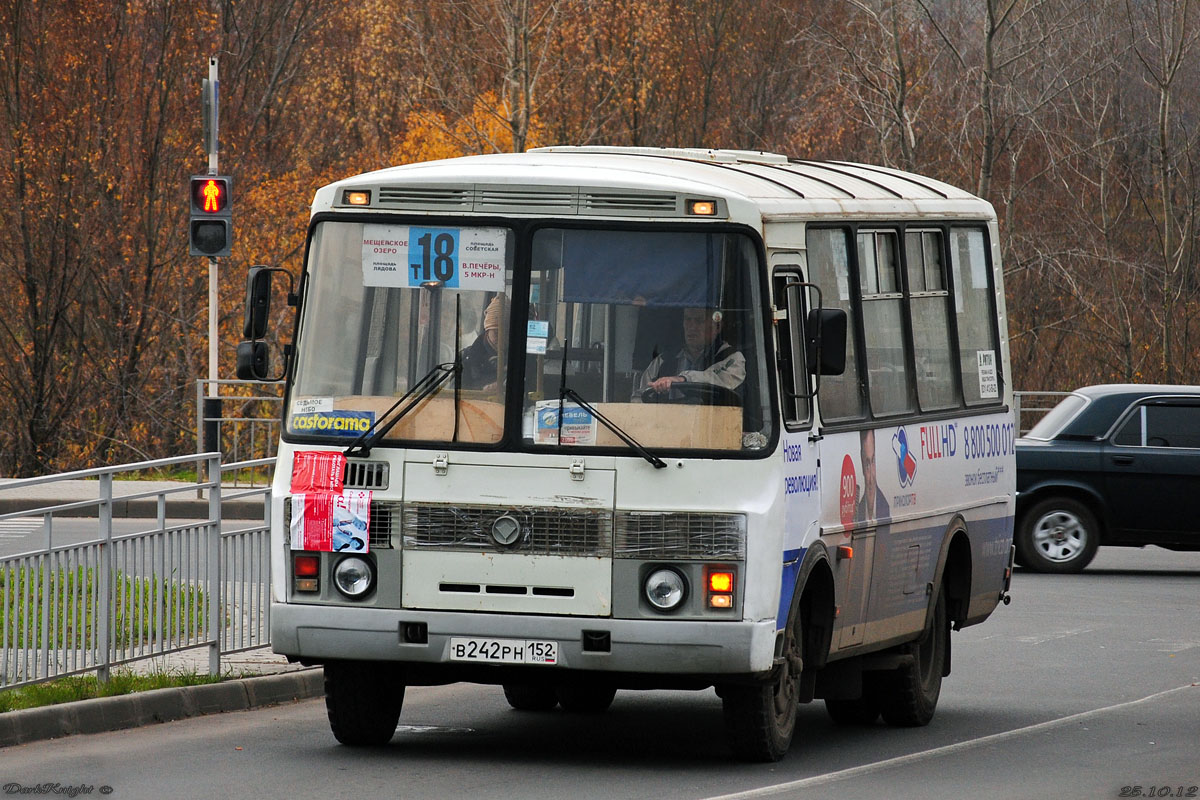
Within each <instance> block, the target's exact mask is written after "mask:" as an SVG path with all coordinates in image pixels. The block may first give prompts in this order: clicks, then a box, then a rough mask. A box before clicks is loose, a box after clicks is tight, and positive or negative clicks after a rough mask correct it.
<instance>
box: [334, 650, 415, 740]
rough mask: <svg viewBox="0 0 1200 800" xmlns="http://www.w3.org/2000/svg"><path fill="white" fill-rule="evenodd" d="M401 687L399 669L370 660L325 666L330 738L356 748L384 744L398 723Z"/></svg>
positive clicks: (402, 695) (402, 693) (402, 700)
mask: <svg viewBox="0 0 1200 800" xmlns="http://www.w3.org/2000/svg"><path fill="white" fill-rule="evenodd" d="M403 705H404V684H403V683H402V682H401V679H400V674H399V672H398V670H395V669H392V668H390V667H389V665H386V664H379V663H374V662H370V661H334V662H330V663H328V664H326V665H325V710H326V712H327V713H328V714H329V728H330V730H332V731H333V738H335V739H337V740H338V741H339V742H341V743H342V744H345V745H351V746H355V747H359V746H367V745H382V744H387V743H388V742H389V741H391V739H392V735H393V734H395V732H396V723H397V722H399V721H400V708H401V707H402V706H403Z"/></svg>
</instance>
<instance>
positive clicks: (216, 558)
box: [207, 453, 224, 675]
mask: <svg viewBox="0 0 1200 800" xmlns="http://www.w3.org/2000/svg"><path fill="white" fill-rule="evenodd" d="M208 476H209V478H208V479H209V483H210V486H209V489H208V523H209V536H208V591H207V602H208V635H209V645H208V648H209V649H208V674H209V675H220V674H221V632H222V631H223V629H224V625H222V624H221V455H220V454H219V453H216V454H213V455H210V456H209V457H208Z"/></svg>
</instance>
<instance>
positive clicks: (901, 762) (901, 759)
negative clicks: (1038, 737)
mask: <svg viewBox="0 0 1200 800" xmlns="http://www.w3.org/2000/svg"><path fill="white" fill-rule="evenodd" d="M1197 688H1200V683H1189V684H1188V685H1186V686H1177V687H1175V688H1174V689H1167V690H1166V691H1165V692H1157V693H1156V694H1152V695H1149V696H1147V697H1143V698H1141V699H1139V700H1130V701H1128V702H1126V703H1117V704H1116V705H1113V706H1105V707H1104V708H1094V709H1092V710H1091V711H1083V712H1080V713H1078V714H1071V715H1070V716H1067V717H1059V718H1058V719H1052V720H1048V721H1047V722H1039V723H1038V724H1036V725H1027V726H1025V727H1024V728H1014V729H1013V730H1011V731H1004V732H1003V733H993V734H991V735H990V736H981V737H979V738H978V739H968V740H967V741H965V742H956V743H955V744H948V745H945V746H944V747H935V748H933V749H932V750H922V751H921V752H919V753H909V754H908V755H906V756H897V757H896V758H889V759H886V760H884V761H876V762H875V763H873V764H863V765H862V766H859V767H851V768H850V769H843V770H838V771H837V772H828V773H826V774H824V775H814V776H813V777H811V778H801V779H800V780H797V781H789V782H787V783H777V784H775V785H774V786H763V787H761V788H759V789H749V790H747V791H744V792H735V793H733V794H723V795H718V796H715V797H709V798H707V800H750V799H751V798H759V797H774V796H777V795H782V794H792V793H793V792H795V791H796V790H798V789H809V788H812V787H814V786H824V785H826V784H829V783H835V782H837V781H843V780H847V779H849V778H857V777H858V776H860V775H870V774H871V773H873V772H880V771H882V770H885V769H891V768H892V767H903V766H907V765H909V764H912V763H915V762H918V761H924V760H926V759H931V758H940V757H941V756H944V755H949V754H951V753H957V752H959V751H962V750H969V749H971V748H973V747H979V746H981V745H988V744H995V743H996V742H1002V741H1004V740H1006V739H1015V738H1017V737H1018V736H1024V735H1025V734H1028V733H1037V732H1038V731H1044V730H1046V729H1048V728H1056V727H1058V726H1060V725H1065V724H1067V723H1069V722H1075V721H1077V720H1081V719H1087V718H1089V717H1094V716H1098V715H1100V714H1106V713H1108V712H1109V711H1117V710H1119V709H1123V708H1129V707H1130V706H1136V705H1138V704H1140V703H1147V702H1150V701H1151V700H1158V699H1160V698H1162V697H1166V696H1167V695H1171V694H1175V693H1176V692H1181V691H1183V690H1185V689H1197Z"/></svg>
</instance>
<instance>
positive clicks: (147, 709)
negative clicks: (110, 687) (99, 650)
mask: <svg viewBox="0 0 1200 800" xmlns="http://www.w3.org/2000/svg"><path fill="white" fill-rule="evenodd" d="M324 694H325V673H324V671H323V670H322V669H321V668H320V667H315V668H311V669H303V670H296V671H294V672H285V673H281V674H278V675H263V676H260V677H257V678H240V679H238V680H232V681H222V682H220V683H208V684H203V685H201V686H181V687H177V688H170V689H153V690H151V691H148V692H134V693H133V694H125V695H119V696H117V697H97V698H94V699H92V700H76V701H74V702H71V703H59V704H58V705H53V706H43V707H41V708H23V709H19V710H17V711H8V712H5V713H3V714H0V747H10V746H12V745H17V744H25V743H27V742H36V741H41V740H43V739H57V738H60V737H63V736H71V735H74V734H79V733H102V732H104V731H117V730H123V729H125V728H138V727H141V726H143V725H151V724H154V723H157V722H171V721H172V720H178V719H187V718H189V717H199V716H204V715H205V714H218V713H223V712H226V711H246V710H248V709H251V708H260V707H262V706H273V705H279V704H280V703H288V702H293V701H296V700H307V699H309V698H312V697H321V696H323V695H324Z"/></svg>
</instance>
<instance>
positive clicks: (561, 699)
mask: <svg viewBox="0 0 1200 800" xmlns="http://www.w3.org/2000/svg"><path fill="white" fill-rule="evenodd" d="M616 696H617V690H616V689H614V688H613V687H611V686H587V685H580V686H560V687H558V704H559V705H560V706H562V707H563V711H570V712H572V713H574V714H599V713H602V712H604V711H607V710H608V707H609V706H611V705H612V702H613V698H615V697H616Z"/></svg>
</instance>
